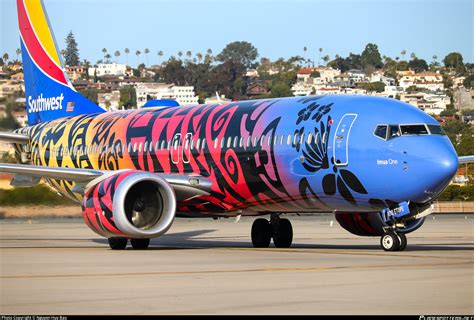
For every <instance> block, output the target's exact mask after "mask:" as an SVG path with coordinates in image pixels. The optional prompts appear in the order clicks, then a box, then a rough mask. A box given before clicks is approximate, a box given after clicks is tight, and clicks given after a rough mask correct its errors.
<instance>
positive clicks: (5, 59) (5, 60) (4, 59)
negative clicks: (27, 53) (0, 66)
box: [3, 52, 10, 64]
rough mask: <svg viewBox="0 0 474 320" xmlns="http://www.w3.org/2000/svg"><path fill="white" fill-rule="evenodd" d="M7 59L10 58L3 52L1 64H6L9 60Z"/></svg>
mask: <svg viewBox="0 0 474 320" xmlns="http://www.w3.org/2000/svg"><path fill="white" fill-rule="evenodd" d="M9 58H10V57H9V56H8V53H6V52H5V53H4V54H3V62H4V63H5V64H8V59H9Z"/></svg>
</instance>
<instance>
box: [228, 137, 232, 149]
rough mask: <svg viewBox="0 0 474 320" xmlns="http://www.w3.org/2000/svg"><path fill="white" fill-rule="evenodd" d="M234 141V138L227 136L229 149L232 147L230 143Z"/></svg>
mask: <svg viewBox="0 0 474 320" xmlns="http://www.w3.org/2000/svg"><path fill="white" fill-rule="evenodd" d="M231 143H232V138H231V137H228V138H227V149H228V148H230V144H231Z"/></svg>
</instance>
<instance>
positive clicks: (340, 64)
mask: <svg viewBox="0 0 474 320" xmlns="http://www.w3.org/2000/svg"><path fill="white" fill-rule="evenodd" d="M328 65H329V66H330V67H332V68H334V69H338V70H341V72H346V71H348V70H350V66H349V64H348V63H347V61H346V59H344V58H341V57H337V58H336V59H334V60H332V61H331V62H329V64H328Z"/></svg>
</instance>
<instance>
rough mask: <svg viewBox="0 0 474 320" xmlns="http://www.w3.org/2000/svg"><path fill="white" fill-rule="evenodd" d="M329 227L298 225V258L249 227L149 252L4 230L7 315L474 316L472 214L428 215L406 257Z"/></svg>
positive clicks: (232, 226)
mask: <svg viewBox="0 0 474 320" xmlns="http://www.w3.org/2000/svg"><path fill="white" fill-rule="evenodd" d="M332 219H333V218H332V216H330V215H326V216H322V217H290V220H291V221H292V223H293V227H294V233H295V239H294V244H293V246H292V248H290V249H276V248H274V247H271V248H268V249H254V248H253V247H252V246H251V242H250V227H251V223H252V221H253V219H252V218H243V219H242V220H241V221H240V222H238V223H234V220H233V219H224V220H210V219H209V220H208V219H196V220H190V219H178V220H176V221H175V224H174V225H173V227H172V228H171V230H170V231H169V232H168V234H167V235H165V236H163V237H161V238H158V239H154V240H153V241H152V243H151V248H150V249H149V250H146V251H135V250H132V249H128V250H125V251H112V250H109V248H108V245H107V243H106V241H105V239H101V238H99V237H98V236H96V235H95V234H94V233H93V232H92V231H90V230H89V229H88V228H87V226H86V225H85V224H84V223H83V222H82V220H78V219H66V220H35V221H31V220H9V219H6V220H0V298H1V299H0V301H1V302H0V314H62V315H68V314H69V315H72V314H418V315H422V314H423V315H432V314H443V315H451V314H474V216H473V215H471V216H469V215H467V216H464V215H436V216H430V217H428V219H427V221H426V223H425V225H424V226H423V227H422V228H421V229H419V230H418V231H416V232H414V233H411V234H409V235H408V248H407V250H406V251H404V252H384V251H383V250H382V249H381V248H380V246H379V239H378V238H362V237H357V236H353V235H351V234H349V233H347V232H346V231H345V230H343V229H342V228H341V227H339V225H338V224H337V222H335V221H333V223H331V220H332Z"/></svg>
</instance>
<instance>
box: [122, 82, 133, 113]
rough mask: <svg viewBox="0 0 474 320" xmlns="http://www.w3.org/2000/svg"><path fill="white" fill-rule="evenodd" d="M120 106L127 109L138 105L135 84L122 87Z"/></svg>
mask: <svg viewBox="0 0 474 320" xmlns="http://www.w3.org/2000/svg"><path fill="white" fill-rule="evenodd" d="M120 106H123V107H125V109H133V108H135V107H136V106H137V92H136V91H135V88H134V87H133V86H123V87H121V88H120Z"/></svg>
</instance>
